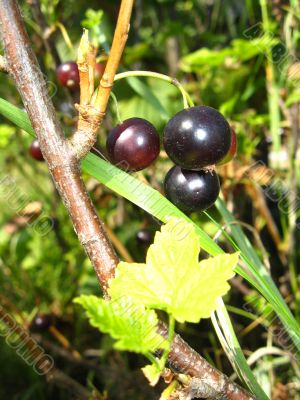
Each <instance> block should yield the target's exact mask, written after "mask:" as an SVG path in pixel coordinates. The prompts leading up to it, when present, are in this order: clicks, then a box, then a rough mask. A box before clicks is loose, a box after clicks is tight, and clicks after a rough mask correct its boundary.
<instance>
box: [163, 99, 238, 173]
mask: <svg viewBox="0 0 300 400" xmlns="http://www.w3.org/2000/svg"><path fill="white" fill-rule="evenodd" d="M230 143H231V130H230V126H229V124H228V122H227V121H226V119H225V118H224V117H223V115H222V114H220V113H219V112H218V111H217V110H215V109H214V108H211V107H208V106H198V107H191V108H187V109H185V110H182V111H180V112H179V113H177V114H176V115H175V116H174V117H173V118H171V120H170V121H169V122H168V124H167V126H166V128H165V131H164V147H165V150H166V153H167V154H168V156H169V157H170V158H171V160H172V161H173V162H174V163H175V164H177V165H179V166H180V167H182V168H185V169H189V170H195V171H197V170H201V169H203V168H204V167H208V166H210V165H214V164H216V163H218V162H219V161H221V160H222V159H223V158H224V157H225V156H226V154H227V152H228V151H229V148H230Z"/></svg>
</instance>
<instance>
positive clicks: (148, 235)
mask: <svg viewBox="0 0 300 400" xmlns="http://www.w3.org/2000/svg"><path fill="white" fill-rule="evenodd" d="M136 238H137V241H138V242H139V243H141V244H142V245H148V246H149V245H150V244H151V243H152V242H153V233H152V232H151V231H150V230H149V229H140V230H139V231H138V233H137V234H136Z"/></svg>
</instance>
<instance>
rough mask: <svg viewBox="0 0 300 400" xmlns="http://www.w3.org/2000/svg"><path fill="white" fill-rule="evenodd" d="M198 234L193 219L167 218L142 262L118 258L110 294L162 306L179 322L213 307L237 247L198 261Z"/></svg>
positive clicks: (226, 287)
mask: <svg viewBox="0 0 300 400" xmlns="http://www.w3.org/2000/svg"><path fill="white" fill-rule="evenodd" d="M199 251H200V246H199V241H198V237H197V235H196V233H195V231H194V228H193V226H192V224H189V223H187V222H186V221H185V220H181V219H176V218H171V219H170V220H169V222H168V223H167V224H166V225H163V226H162V228H161V232H157V233H156V235H155V239H154V244H152V245H151V246H150V248H149V250H148V253H147V259H146V264H137V263H132V264H131V263H126V262H120V263H119V266H118V268H117V271H116V278H115V279H113V280H112V281H111V283H110V288H109V294H110V295H111V297H112V298H115V297H116V296H120V295H125V294H126V295H127V296H129V297H130V298H131V299H132V300H133V301H134V302H138V303H142V304H144V306H146V307H150V308H154V309H160V310H164V311H166V312H167V313H169V314H171V315H173V317H174V318H175V319H176V320H177V321H178V322H195V323H196V322H198V321H199V320H200V319H201V318H209V317H210V315H211V313H212V312H213V311H214V310H215V309H216V308H217V299H218V298H219V297H221V296H224V295H225V294H226V293H227V292H228V290H229V289H230V286H229V284H228V282H227V281H228V280H229V279H230V278H232V277H233V276H234V271H233V269H234V267H235V265H236V264H237V262H238V257H239V255H238V253H235V254H222V255H218V256H216V257H212V258H209V259H207V260H203V261H201V262H200V263H199V262H198V255H199Z"/></svg>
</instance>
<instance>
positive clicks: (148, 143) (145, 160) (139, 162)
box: [106, 118, 160, 171]
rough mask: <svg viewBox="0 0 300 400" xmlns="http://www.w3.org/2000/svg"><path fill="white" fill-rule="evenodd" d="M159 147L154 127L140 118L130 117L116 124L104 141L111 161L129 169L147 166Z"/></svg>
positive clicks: (153, 158) (134, 169) (157, 152)
mask: <svg viewBox="0 0 300 400" xmlns="http://www.w3.org/2000/svg"><path fill="white" fill-rule="evenodd" d="M159 147H160V143H159V136H158V133H157V131H156V129H155V128H154V126H153V125H152V124H150V122H148V121H146V120H145V119H142V118H130V119H127V120H126V121H124V122H122V123H121V124H120V125H117V126H116V127H115V128H113V130H112V131H111V132H110V133H109V135H108V137H107V141H106V148H107V152H108V154H109V157H110V160H111V162H112V163H114V164H118V166H119V167H120V168H123V169H125V170H130V171H139V170H141V169H144V168H146V167H148V166H149V165H150V164H151V163H152V162H153V161H154V160H155V159H156V157H157V156H158V154H159Z"/></svg>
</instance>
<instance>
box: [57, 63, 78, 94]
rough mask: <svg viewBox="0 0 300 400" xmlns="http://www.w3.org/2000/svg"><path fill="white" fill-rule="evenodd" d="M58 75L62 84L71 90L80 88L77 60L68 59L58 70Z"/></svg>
mask: <svg viewBox="0 0 300 400" xmlns="http://www.w3.org/2000/svg"><path fill="white" fill-rule="evenodd" d="M56 76H57V79H58V81H59V82H60V84H61V85H62V86H66V87H67V88H69V89H71V90H75V89H78V88H79V71H78V66H77V64H76V62H74V61H67V62H65V63H63V64H61V65H60V66H59V67H58V68H57V70H56Z"/></svg>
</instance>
